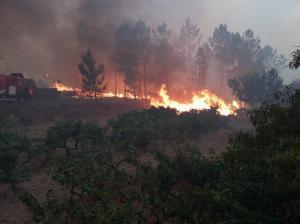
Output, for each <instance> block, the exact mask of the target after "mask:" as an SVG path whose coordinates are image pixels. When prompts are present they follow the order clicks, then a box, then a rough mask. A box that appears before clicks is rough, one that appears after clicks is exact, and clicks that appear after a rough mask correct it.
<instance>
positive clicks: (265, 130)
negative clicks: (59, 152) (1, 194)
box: [0, 88, 300, 224]
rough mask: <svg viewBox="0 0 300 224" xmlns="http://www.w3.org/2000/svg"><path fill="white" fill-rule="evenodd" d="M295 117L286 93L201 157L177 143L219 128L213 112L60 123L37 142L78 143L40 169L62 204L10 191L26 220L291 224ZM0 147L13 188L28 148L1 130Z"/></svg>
mask: <svg viewBox="0 0 300 224" xmlns="http://www.w3.org/2000/svg"><path fill="white" fill-rule="evenodd" d="M299 115H300V94H299V93H298V92H295V91H294V90H292V89H289V88H287V89H285V91H284V92H281V93H280V94H277V95H275V98H274V99H272V100H270V101H267V102H265V103H263V104H262V105H261V107H259V108H257V109H254V110H253V111H252V112H251V113H250V119H251V121H252V123H253V126H254V130H252V131H247V132H246V131H239V132H237V133H235V134H234V135H233V136H232V137H231V138H230V141H229V145H228V150H227V151H226V152H224V153H223V154H221V155H219V156H214V157H211V158H207V157H204V156H203V155H201V153H200V152H198V151H196V150H195V149H194V148H192V147H190V146H191V145H188V144H187V145H186V147H185V148H184V150H183V149H182V147H181V146H179V144H178V142H180V140H182V141H184V142H185V141H187V140H188V139H190V140H193V139H195V138H198V137H199V136H201V135H202V134H203V133H206V132H209V131H214V130H217V129H218V128H220V127H222V126H225V125H226V119H224V118H222V117H220V116H219V115H218V114H217V113H216V111H214V110H211V111H203V112H199V111H191V112H187V113H182V114H180V115H178V114H177V112H176V111H175V110H172V109H163V108H160V109H155V108H152V109H150V110H146V111H141V112H131V113H128V114H125V115H123V116H120V117H119V118H118V119H117V120H113V121H111V122H110V123H109V126H108V129H109V132H107V133H105V132H104V130H103V129H102V128H101V127H99V126H97V125H95V124H93V123H83V122H74V121H67V122H61V123H58V124H56V126H54V127H53V128H50V129H49V131H48V135H47V138H46V139H45V144H46V146H47V147H46V149H48V150H53V149H56V148H59V147H64V144H65V146H66V147H67V148H70V149H76V143H77V145H78V148H77V150H76V151H73V150H70V151H69V153H68V154H67V156H61V157H60V158H56V160H55V161H54V160H53V161H52V163H51V165H52V166H51V167H50V169H49V175H51V177H52V179H53V180H54V181H56V182H57V183H58V184H59V185H60V186H61V188H62V190H64V191H65V194H64V195H65V198H64V199H59V197H58V196H57V195H56V194H55V193H56V192H54V191H49V192H48V194H47V195H46V200H44V201H40V200H37V199H36V198H35V197H34V196H33V195H32V194H30V193H28V192H26V191H24V190H20V189H19V188H18V189H19V190H18V191H16V192H17V195H18V197H19V198H20V199H21V201H22V202H23V203H24V204H25V205H26V206H27V207H28V209H29V210H30V211H31V213H32V219H33V221H34V222H36V223H82V224H84V223H203V224H204V223H205V224H214V223H228V224H229V223H230V224H231V223H235V224H244V223H246V224H254V223H255V224H256V223H262V224H265V223H270V224H277V223H278V224H280V223H292V224H294V223H298V221H299V217H298V216H297V212H298V211H299V208H298V207H297V203H298V202H299V201H300V194H299V192H300V173H299V172H300V161H299V160H300V139H299V136H300V135H299V134H300V129H299V127H300V116H299ZM106 137H108V138H109V140H110V141H106ZM159 141H163V142H165V143H166V144H165V145H163V144H156V145H155V146H156V147H158V148H159V149H160V150H151V154H150V157H151V158H150V159H149V160H147V161H144V160H141V157H140V156H141V155H144V154H143V152H142V151H139V152H136V151H135V150H136V149H146V148H147V147H148V146H149V145H150V144H152V142H159ZM0 143H1V144H0V147H1V151H0V172H1V173H0V174H1V182H9V183H13V184H14V186H15V189H17V187H16V185H17V183H18V182H19V181H20V180H22V177H24V176H22V175H19V174H20V172H19V171H20V170H22V169H21V166H20V165H19V163H20V155H21V153H24V152H26V151H27V150H29V151H31V150H30V149H28V148H30V144H29V142H28V140H26V139H24V138H21V137H19V136H15V135H11V134H5V133H2V132H1V134H0ZM163 147H169V148H170V147H173V152H176V153H174V154H173V155H169V154H166V153H163V150H164V148H163ZM115 148H116V149H120V148H121V149H127V150H118V151H114V149H115ZM195 148H196V149H197V147H195ZM147 156H149V153H147ZM17 174H18V175H17Z"/></svg>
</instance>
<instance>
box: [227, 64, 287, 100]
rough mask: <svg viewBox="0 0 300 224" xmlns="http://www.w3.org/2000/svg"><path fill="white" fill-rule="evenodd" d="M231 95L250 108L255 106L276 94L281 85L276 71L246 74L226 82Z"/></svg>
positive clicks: (281, 82)
mask: <svg viewBox="0 0 300 224" xmlns="http://www.w3.org/2000/svg"><path fill="white" fill-rule="evenodd" d="M228 85H229V87H230V88H231V89H232V91H233V95H235V96H237V97H238V99H239V100H241V101H243V102H245V103H248V104H249V105H251V106H257V105H259V104H260V103H262V102H263V101H265V100H267V99H268V98H269V97H270V96H272V95H273V94H274V93H276V92H278V91H279V90H280V89H281V88H282V85H283V80H282V79H281V78H280V77H279V74H278V72H277V71H276V69H271V70H270V71H267V72H261V73H254V74H248V75H246V76H242V77H239V78H238V79H230V80H228Z"/></svg>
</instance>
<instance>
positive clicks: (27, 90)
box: [0, 73, 35, 101]
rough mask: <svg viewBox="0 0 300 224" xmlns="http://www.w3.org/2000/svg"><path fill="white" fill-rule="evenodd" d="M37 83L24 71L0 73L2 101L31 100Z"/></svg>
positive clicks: (0, 95) (0, 96) (0, 97)
mask: <svg viewBox="0 0 300 224" xmlns="http://www.w3.org/2000/svg"><path fill="white" fill-rule="evenodd" d="M34 88H35V85H34V82H33V80H31V79H25V77H24V75H23V74H22V73H13V74H10V75H9V76H7V75H1V74H0V101H31V99H32V96H33V91H34Z"/></svg>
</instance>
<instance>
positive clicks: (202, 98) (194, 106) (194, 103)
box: [53, 82, 241, 116]
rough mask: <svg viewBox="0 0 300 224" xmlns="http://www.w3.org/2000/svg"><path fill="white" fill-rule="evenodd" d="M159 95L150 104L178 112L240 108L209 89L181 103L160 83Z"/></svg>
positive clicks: (226, 112) (225, 113) (119, 95)
mask: <svg viewBox="0 0 300 224" xmlns="http://www.w3.org/2000/svg"><path fill="white" fill-rule="evenodd" d="M53 88H56V89H57V90H58V91H59V92H74V93H75V94H76V96H75V97H86V96H87V95H88V94H87V93H85V92H84V91H82V90H81V89H78V88H72V87H70V86H66V85H64V84H63V83H61V82H54V83H53ZM158 94H159V97H157V98H156V97H147V99H149V100H150V104H151V106H154V107H165V108H168V107H169V108H174V109H176V110H177V111H178V112H180V113H182V112H186V111H190V110H208V109H211V108H213V107H216V108H217V111H218V112H219V113H220V114H221V115H223V116H229V115H232V114H236V111H237V110H238V109H240V107H241V105H240V104H239V103H238V102H237V101H232V102H231V103H226V102H225V101H224V100H222V99H221V98H219V97H218V96H217V95H215V94H213V93H211V92H210V91H209V90H201V91H197V92H194V93H193V97H192V99H191V101H190V102H188V103H181V102H179V101H176V100H172V99H171V98H170V96H169V95H168V92H167V89H166V86H165V85H162V86H161V88H160V91H159V92H158ZM98 97H99V98H101V97H107V98H109V97H117V98H129V99H135V98H136V97H134V95H133V94H131V93H127V94H124V93H117V94H115V93H113V92H106V93H102V94H99V95H98Z"/></svg>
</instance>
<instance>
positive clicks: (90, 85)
mask: <svg viewBox="0 0 300 224" xmlns="http://www.w3.org/2000/svg"><path fill="white" fill-rule="evenodd" d="M78 68H79V71H80V73H81V78H82V87H83V90H84V91H87V92H89V93H90V96H91V98H94V99H96V98H97V94H99V93H103V91H104V90H105V89H106V84H105V82H104V76H103V71H104V65H97V64H96V60H95V58H94V57H93V54H92V52H91V51H90V49H88V50H87V51H86V52H85V53H84V54H82V55H81V61H80V63H79V65H78Z"/></svg>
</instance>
